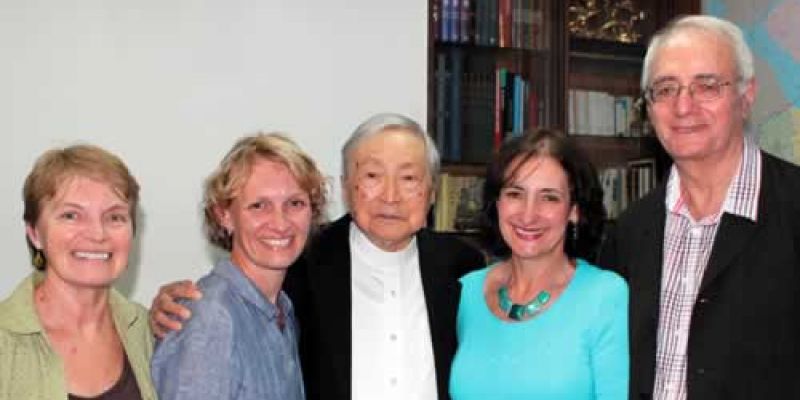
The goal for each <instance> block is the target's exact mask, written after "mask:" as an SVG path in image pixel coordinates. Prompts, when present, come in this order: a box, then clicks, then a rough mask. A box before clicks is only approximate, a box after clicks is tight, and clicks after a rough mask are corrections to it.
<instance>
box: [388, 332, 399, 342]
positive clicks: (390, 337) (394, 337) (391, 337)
mask: <svg viewBox="0 0 800 400" xmlns="http://www.w3.org/2000/svg"><path fill="white" fill-rule="evenodd" d="M389 340H391V341H393V342H394V341H395V340H397V335H396V334H394V333H393V334H391V335H389Z"/></svg>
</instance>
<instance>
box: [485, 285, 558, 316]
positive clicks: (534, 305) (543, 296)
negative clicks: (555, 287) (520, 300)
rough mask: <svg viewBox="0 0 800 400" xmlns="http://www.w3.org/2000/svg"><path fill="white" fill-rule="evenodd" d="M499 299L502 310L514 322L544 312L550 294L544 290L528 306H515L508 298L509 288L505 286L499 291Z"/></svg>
mask: <svg viewBox="0 0 800 400" xmlns="http://www.w3.org/2000/svg"><path fill="white" fill-rule="evenodd" d="M497 298H498V299H499V302H500V310H502V311H503V312H504V313H505V314H506V315H507V316H508V318H510V319H512V320H514V321H521V320H523V319H525V318H527V317H532V316H534V315H536V314H538V313H540V312H541V311H542V308H543V307H544V306H545V305H546V304H547V302H548V301H550V292H548V291H546V290H542V291H541V292H539V294H537V295H536V297H534V298H533V300H531V301H530V302H528V303H527V304H515V303H514V302H512V301H511V298H510V297H508V287H506V286H503V287H501V288H500V289H499V290H498V291H497Z"/></svg>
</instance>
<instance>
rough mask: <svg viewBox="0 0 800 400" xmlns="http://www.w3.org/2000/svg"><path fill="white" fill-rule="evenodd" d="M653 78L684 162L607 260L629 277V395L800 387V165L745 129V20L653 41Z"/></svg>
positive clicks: (750, 90) (675, 155)
mask: <svg viewBox="0 0 800 400" xmlns="http://www.w3.org/2000/svg"><path fill="white" fill-rule="evenodd" d="M642 88H643V90H644V94H645V99H646V100H647V111H648V114H649V116H650V120H651V122H652V124H653V127H654V128H655V131H656V134H657V136H658V139H659V141H660V142H661V144H662V145H663V147H664V149H666V151H667V153H669V155H670V156H671V158H672V160H673V161H674V164H673V166H672V168H671V170H670V172H669V177H668V178H667V179H666V182H665V183H664V184H662V185H661V186H659V187H658V188H656V189H655V190H653V191H652V192H651V193H650V194H649V195H648V196H646V197H645V198H644V199H642V200H641V201H639V202H638V203H636V204H634V205H633V206H631V207H630V208H629V209H628V210H627V211H626V212H625V213H624V215H622V216H621V217H620V218H619V220H618V222H617V224H616V230H614V231H612V232H610V233H609V234H608V237H607V240H606V242H605V243H604V245H603V248H602V250H601V256H600V260H599V264H600V265H605V266H608V267H610V268H614V269H615V270H617V271H618V272H619V273H620V274H622V275H623V276H624V277H625V278H626V279H627V281H628V285H629V288H630V324H629V326H630V345H631V374H632V375H631V381H630V382H631V390H630V397H631V399H644V398H648V399H649V398H654V399H676V400H677V399H690V400H694V399H702V400H713V399H728V400H729V399H778V398H781V399H789V398H792V399H797V398H800V379H798V377H800V318H798V316H800V201H798V198H800V168H798V167H796V166H795V165H792V164H789V163H787V162H784V161H781V160H779V159H777V158H775V157H773V156H771V155H769V154H767V153H764V152H763V151H761V150H760V149H759V148H758V146H757V145H756V144H755V142H754V141H753V140H752V138H751V137H750V136H749V135H748V134H747V132H746V127H747V125H748V124H747V121H748V118H749V115H750V110H751V108H752V105H753V102H754V100H755V97H756V79H755V77H754V73H753V56H752V53H751V51H750V49H749V48H748V46H747V44H746V42H745V41H744V38H743V36H742V32H741V31H740V30H739V28H737V27H736V26H735V25H734V24H732V23H730V22H728V21H725V20H722V19H719V18H716V17H711V16H686V17H681V18H678V19H677V20H675V21H673V22H672V23H670V24H669V25H668V26H667V27H665V28H664V29H663V30H661V31H660V32H659V33H657V34H656V35H655V36H654V37H653V39H652V40H651V43H650V46H649V48H648V51H647V55H646V57H645V62H644V69H643V74H642Z"/></svg>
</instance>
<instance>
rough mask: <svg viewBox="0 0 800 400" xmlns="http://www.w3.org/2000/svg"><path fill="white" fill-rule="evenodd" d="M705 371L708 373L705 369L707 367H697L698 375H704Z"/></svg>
mask: <svg viewBox="0 0 800 400" xmlns="http://www.w3.org/2000/svg"><path fill="white" fill-rule="evenodd" d="M705 373H706V369H705V368H698V369H697V374H698V375H703V374H705Z"/></svg>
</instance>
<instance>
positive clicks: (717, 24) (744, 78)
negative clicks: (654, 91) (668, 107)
mask: <svg viewBox="0 0 800 400" xmlns="http://www.w3.org/2000/svg"><path fill="white" fill-rule="evenodd" d="M690 30H694V31H702V32H705V33H709V34H712V35H715V36H716V37H718V38H721V39H723V40H724V41H726V42H727V43H728V45H729V46H730V48H731V50H732V51H733V56H734V61H735V63H736V65H735V66H736V72H737V73H738V74H739V76H738V78H739V91H740V92H743V91H744V88H745V84H746V83H747V82H749V81H750V80H751V79H752V78H753V75H754V74H755V72H754V70H753V52H752V51H751V50H750V47H749V46H748V45H747V42H746V41H745V40H744V34H742V30H741V29H739V27H738V26H736V24H734V23H732V22H730V21H727V20H724V19H721V18H718V17H714V16H710V15H687V16H681V17H678V18H676V19H674V20H672V22H670V23H669V24H668V25H667V26H666V27H664V28H663V29H661V30H659V31H658V32H657V33H656V34H655V35H654V36H653V38H652V39H650V44H649V46H648V47H647V54H646V55H645V56H644V65H643V66H642V80H641V87H642V90H646V89H647V86H648V85H650V80H651V75H652V74H651V71H650V69H651V64H652V62H653V59H654V58H655V57H656V54H657V53H658V51H659V50H661V49H662V48H663V47H665V46H666V45H667V44H668V43H669V41H670V39H672V38H674V37H676V36H679V35H680V34H682V33H684V32H686V31H690Z"/></svg>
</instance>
